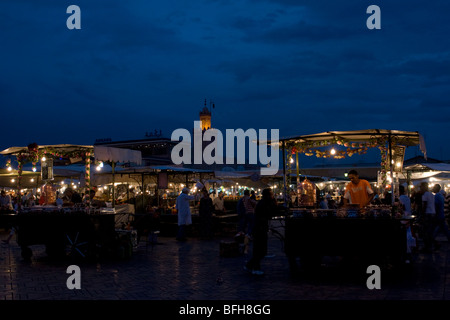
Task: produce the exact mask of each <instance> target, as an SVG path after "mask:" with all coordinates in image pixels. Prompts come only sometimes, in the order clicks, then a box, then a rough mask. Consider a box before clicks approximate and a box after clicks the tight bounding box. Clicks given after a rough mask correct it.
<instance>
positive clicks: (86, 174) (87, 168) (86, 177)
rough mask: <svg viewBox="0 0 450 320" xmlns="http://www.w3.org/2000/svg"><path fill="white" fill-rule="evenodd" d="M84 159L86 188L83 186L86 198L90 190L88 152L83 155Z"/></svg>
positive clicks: (89, 157) (89, 160)
mask: <svg viewBox="0 0 450 320" xmlns="http://www.w3.org/2000/svg"><path fill="white" fill-rule="evenodd" d="M85 157H86V161H85V163H86V164H85V169H86V170H85V172H86V173H85V182H86V186H85V190H86V192H85V194H86V195H87V196H89V190H90V188H91V153H90V152H89V151H88V152H86V154H85Z"/></svg>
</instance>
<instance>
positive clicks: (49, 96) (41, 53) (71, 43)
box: [0, 0, 450, 160]
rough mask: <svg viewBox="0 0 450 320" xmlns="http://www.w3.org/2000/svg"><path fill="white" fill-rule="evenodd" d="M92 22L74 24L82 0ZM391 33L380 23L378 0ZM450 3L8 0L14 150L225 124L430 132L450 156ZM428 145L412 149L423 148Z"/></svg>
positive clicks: (292, 130)
mask: <svg viewBox="0 0 450 320" xmlns="http://www.w3.org/2000/svg"><path fill="white" fill-rule="evenodd" d="M72 4H75V5H78V6H79V7H80V9H81V30H69V29H68V28H67V27H66V20H67V18H68V17H69V16H70V14H67V13H66V9H67V7H68V6H69V5H72ZM372 4H374V5H378V6H379V7H380V9H381V29H380V30H369V29H368V28H367V26H366V20H367V18H368V17H369V16H370V14H367V13H366V10H367V7H368V6H370V5H372ZM449 12H450V2H449V1H446V0H436V1H426V2H424V1H418V0H412V1H403V0H402V1H381V0H371V1H365V0H345V1H331V0H327V1H323V0H316V1H304V0H239V1H225V0H216V1H206V0H203V1H202V0H189V1H188V0H186V1H181V0H167V1H152V0H132V1H116V0H108V1H93V0H89V1H87V0H73V1H70V2H68V1H62V0H40V1H36V0H0V41H1V44H0V45H1V50H0V57H1V59H0V61H1V62H0V74H1V76H0V106H1V126H0V134H1V137H2V138H1V142H0V144H1V145H0V149H2V150H3V149H6V148H8V147H10V146H25V145H28V144H29V143H32V142H36V143H38V144H41V145H45V144H59V143H71V144H93V143H94V141H95V139H99V138H111V139H113V140H128V139H141V138H144V135H145V132H147V131H153V130H155V129H158V130H159V129H161V130H162V132H163V134H164V135H165V136H166V137H168V138H170V135H171V133H172V131H173V130H175V129H177V128H186V129H191V128H192V127H193V121H194V120H198V113H199V111H200V110H201V109H202V108H203V106H204V100H205V99H207V106H208V107H209V106H210V102H213V103H214V104H215V109H213V110H212V111H213V127H215V128H218V129H220V130H225V129H237V128H243V129H248V128H255V129H279V130H280V136H281V137H285V136H292V135H301V134H312V133H318V132H323V131H332V130H337V131H339V130H353V129H397V130H407V131H419V132H420V133H421V134H422V135H423V136H424V137H425V140H426V144H427V149H428V156H430V157H433V158H438V159H443V160H449V159H450V149H449V147H448V139H447V137H448V130H449V128H448V127H449V125H448V124H449V123H450V95H449V92H450V41H449V34H450V32H449V31H450V28H449V26H450V21H449V19H448V15H449ZM417 150H418V148H417V149H414V150H413V153H415V154H412V156H414V155H416V154H418V151H417Z"/></svg>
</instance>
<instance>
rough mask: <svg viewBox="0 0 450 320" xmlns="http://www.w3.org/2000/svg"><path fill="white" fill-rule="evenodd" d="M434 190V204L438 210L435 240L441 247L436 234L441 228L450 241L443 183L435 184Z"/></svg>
mask: <svg viewBox="0 0 450 320" xmlns="http://www.w3.org/2000/svg"><path fill="white" fill-rule="evenodd" d="M432 191H433V192H434V204H435V210H436V228H435V230H434V233H433V241H434V245H435V247H436V248H439V247H440V245H439V243H438V242H437V241H436V236H437V235H438V233H439V230H440V231H442V232H443V233H444V235H445V236H446V237H447V240H448V241H449V242H450V231H449V229H448V224H447V221H446V220H445V211H444V206H445V196H444V194H442V192H441V191H442V190H441V185H440V184H435V185H434V186H433V190H432Z"/></svg>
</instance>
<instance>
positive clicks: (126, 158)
mask: <svg viewBox="0 0 450 320" xmlns="http://www.w3.org/2000/svg"><path fill="white" fill-rule="evenodd" d="M94 156H95V160H97V161H111V162H122V163H124V162H133V163H136V164H137V165H141V164H142V154H141V151H138V150H130V149H123V148H113V147H104V146H94Z"/></svg>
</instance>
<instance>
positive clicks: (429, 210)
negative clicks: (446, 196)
mask: <svg viewBox="0 0 450 320" xmlns="http://www.w3.org/2000/svg"><path fill="white" fill-rule="evenodd" d="M425 201H426V202H427V207H426V208H425V213H426V214H436V209H435V207H434V194H432V193H431V192H430V191H427V192H425V193H424V194H423V195H422V202H425Z"/></svg>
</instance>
